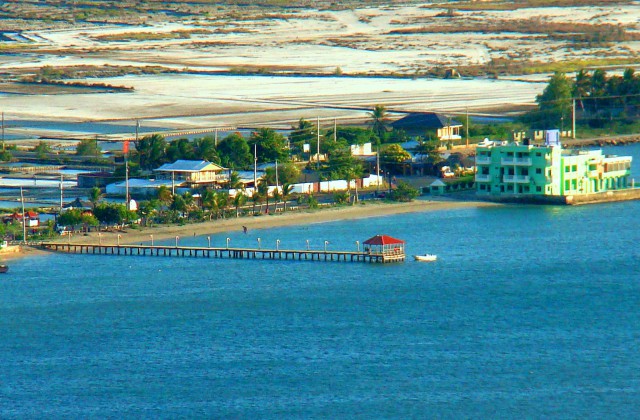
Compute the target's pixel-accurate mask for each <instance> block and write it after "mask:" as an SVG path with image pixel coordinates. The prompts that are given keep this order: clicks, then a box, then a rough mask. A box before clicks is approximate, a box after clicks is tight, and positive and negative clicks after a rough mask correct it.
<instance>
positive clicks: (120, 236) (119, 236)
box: [118, 234, 122, 246]
mask: <svg viewBox="0 0 640 420" xmlns="http://www.w3.org/2000/svg"><path fill="white" fill-rule="evenodd" d="M120 238H122V235H120V234H118V246H120Z"/></svg>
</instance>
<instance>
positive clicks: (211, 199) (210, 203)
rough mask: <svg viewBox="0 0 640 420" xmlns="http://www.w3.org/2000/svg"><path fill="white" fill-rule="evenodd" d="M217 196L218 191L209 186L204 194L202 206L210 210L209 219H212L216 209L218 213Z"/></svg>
mask: <svg viewBox="0 0 640 420" xmlns="http://www.w3.org/2000/svg"><path fill="white" fill-rule="evenodd" d="M215 196H216V192H215V191H213V190H212V189H210V188H207V189H206V190H205V191H204V193H203V194H202V207H203V208H204V209H206V210H208V212H209V220H211V217H212V216H213V212H214V210H215V211H216V214H217V210H218V209H217V207H216V206H217V204H218V203H217V200H216V198H215Z"/></svg>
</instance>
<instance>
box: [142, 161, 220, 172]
mask: <svg viewBox="0 0 640 420" xmlns="http://www.w3.org/2000/svg"><path fill="white" fill-rule="evenodd" d="M224 170H225V168H223V167H222V166H218V165H216V164H215V163H211V162H207V161H206V160H182V159H179V160H176V161H175V162H173V163H165V164H164V165H162V166H161V167H159V168H158V169H155V171H158V172H202V171H214V172H220V171H224Z"/></svg>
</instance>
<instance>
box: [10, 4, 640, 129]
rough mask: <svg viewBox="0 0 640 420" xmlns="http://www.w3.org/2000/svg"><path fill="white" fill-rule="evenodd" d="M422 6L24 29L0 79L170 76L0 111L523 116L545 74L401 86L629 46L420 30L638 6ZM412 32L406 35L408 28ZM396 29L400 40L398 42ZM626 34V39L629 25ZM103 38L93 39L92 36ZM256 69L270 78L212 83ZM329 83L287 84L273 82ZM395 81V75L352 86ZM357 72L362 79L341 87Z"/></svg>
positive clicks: (625, 12)
mask: <svg viewBox="0 0 640 420" xmlns="http://www.w3.org/2000/svg"><path fill="white" fill-rule="evenodd" d="M444 12H446V10H445V9H438V8H430V7H427V5H420V4H417V5H408V6H377V7H364V8H355V9H350V10H316V9H291V10H287V11H286V12H282V13H269V12H263V13H256V12H255V11H253V12H246V15H242V14H239V15H238V16H241V17H242V19H235V20H234V19H231V18H229V17H228V16H227V15H224V16H223V15H220V16H218V15H215V14H213V15H207V16H204V15H203V16H197V17H191V18H188V19H178V18H172V19H170V20H166V21H159V20H155V21H149V22H144V23H141V24H136V25H132V24H127V25H109V24H107V25H89V24H84V25H82V26H80V25H78V26H75V27H66V28H63V29H60V28H51V29H36V30H25V31H23V32H22V33H21V36H22V37H24V38H26V39H30V40H31V43H30V44H29V48H28V49H27V50H25V51H24V52H22V53H16V54H11V55H3V56H2V57H1V58H0V72H2V73H5V74H22V75H24V74H30V73H35V72H36V71H37V70H38V69H39V68H41V67H42V66H53V67H69V66H79V65H86V66H97V67H100V66H104V65H110V66H133V67H136V68H138V67H143V66H161V67H162V68H164V69H171V70H173V71H175V72H177V73H162V74H155V75H146V76H134V75H124V76H121V77H98V78H86V79H79V80H80V81H83V82H87V83H107V84H111V85H116V86H128V87H133V88H134V91H133V92H124V93H98V92H94V91H92V92H91V93H65V92H62V93H61V94H52V92H47V94H46V95H45V94H43V93H39V92H37V91H36V92H28V93H27V94H25V95H13V94H12V95H7V94H2V93H0V108H1V109H2V110H4V111H5V112H6V113H7V114H8V115H9V116H10V118H13V119H18V120H19V119H44V120H52V119H53V120H55V119H60V120H65V121H128V120H132V119H147V120H154V121H153V124H154V125H158V126H166V127H169V128H184V127H191V126H193V127H211V126H219V125H243V126H257V125H273V126H289V125H290V124H291V122H293V121H296V120H298V119H299V118H308V119H311V118H315V117H317V116H318V117H321V118H323V119H331V120H332V119H333V118H339V119H344V120H347V119H356V120H357V119H360V120H362V119H363V118H365V117H366V109H367V108H368V109H370V108H372V107H373V106H374V105H376V104H383V105H385V106H386V107H387V108H389V109H390V110H391V111H444V112H448V113H450V114H451V115H460V114H464V113H466V112H467V111H469V112H470V113H472V114H496V113H503V112H504V111H505V110H519V109H522V107H523V106H524V107H526V106H532V105H533V104H534V103H535V102H534V101H535V96H536V95H537V94H539V93H540V92H541V91H542V89H543V88H544V86H545V83H544V82H545V80H546V76H544V75H543V77H540V75H534V76H533V77H530V78H528V79H527V80H526V81H525V80H524V79H522V78H520V79H519V80H518V79H514V78H507V79H506V80H503V79H502V78H500V79H497V80H494V79H487V78H471V77H469V78H465V77H464V76H465V75H464V74H463V75H462V76H463V78H462V79H455V80H442V79H425V78H423V77H416V78H415V80H411V79H410V78H407V76H411V75H414V74H416V73H419V72H420V71H421V70H424V69H426V68H433V67H434V66H436V67H437V66H440V67H442V68H454V69H455V68H456V67H457V66H464V65H470V64H483V63H487V62H489V61H490V60H493V59H497V58H503V59H514V60H515V59H520V58H523V57H524V58H527V59H530V60H533V61H538V62H550V61H560V60H568V59H575V58H593V57H602V56H607V57H609V56H610V57H629V56H630V54H637V51H638V50H639V49H640V43H638V42H637V41H628V42H618V43H614V44H613V45H612V46H610V47H609V48H607V49H606V51H603V49H602V48H598V47H594V48H586V47H585V48H579V49H576V48H570V47H569V46H568V45H567V43H566V42H563V41H562V40H558V39H550V38H546V37H544V36H540V34H527V33H514V32H495V31H494V32H491V31H489V32H486V33H485V32H474V33H463V32H456V31H453V32H443V33H420V31H419V29H420V28H425V27H426V28H429V27H433V26H434V25H435V26H436V27H437V26H438V25H440V26H441V25H445V24H452V23H454V24H455V23H456V22H460V24H463V23H469V22H480V23H482V22H487V24H489V23H491V22H493V23H496V22H523V21H525V20H531V19H538V20H539V21H540V22H546V23H548V22H553V23H560V24H566V25H567V26H568V27H570V26H571V25H573V24H578V23H582V24H597V23H609V24H618V23H619V24H624V25H637V23H638V22H640V3H639V2H633V3H630V4H625V5H620V6H617V7H613V6H607V7H597V6H584V7H548V8H525V9H517V10H512V11H500V10H488V11H485V10H482V11H464V12H461V15H460V16H457V17H454V18H447V17H442V14H443V13H444ZM414 29H416V31H415V32H412V31H413V30H414ZM398 30H409V32H398ZM630 30H632V31H636V32H637V28H636V29H630ZM175 31H186V32H189V36H188V37H187V38H185V39H183V38H167V39H138V38H133V37H132V36H130V34H133V33H138V34H139V33H152V34H162V33H165V34H168V33H172V32H175ZM106 35H110V36H117V38H116V39H106V38H104V36H106ZM237 69H248V70H250V71H255V70H260V69H264V70H266V72H267V73H277V74H278V76H238V75H235V76H234V75H220V74H217V73H227V72H229V71H230V70H231V71H236V72H237ZM334 72H339V73H341V74H342V75H343V76H336V77H287V74H296V75H300V74H303V75H304V74H305V73H312V74H315V75H318V74H323V75H331V74H332V73H334ZM371 74H375V75H378V76H380V75H387V76H391V75H399V76H404V77H405V78H403V79H401V78H391V77H385V78H380V77H364V76H369V75H371ZM345 75H360V76H363V77H345Z"/></svg>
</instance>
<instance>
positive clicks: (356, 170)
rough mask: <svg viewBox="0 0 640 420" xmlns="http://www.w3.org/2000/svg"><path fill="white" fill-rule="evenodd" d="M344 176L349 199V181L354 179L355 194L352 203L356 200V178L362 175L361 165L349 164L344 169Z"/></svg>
mask: <svg viewBox="0 0 640 420" xmlns="http://www.w3.org/2000/svg"><path fill="white" fill-rule="evenodd" d="M345 177H346V178H347V192H348V193H349V200H351V181H352V180H353V181H355V185H356V196H355V199H354V200H353V202H354V203H356V202H357V201H358V179H359V178H361V177H362V167H360V166H355V165H354V166H350V167H349V168H347V169H346V171H345Z"/></svg>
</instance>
